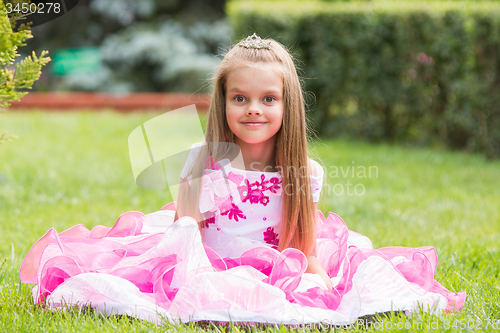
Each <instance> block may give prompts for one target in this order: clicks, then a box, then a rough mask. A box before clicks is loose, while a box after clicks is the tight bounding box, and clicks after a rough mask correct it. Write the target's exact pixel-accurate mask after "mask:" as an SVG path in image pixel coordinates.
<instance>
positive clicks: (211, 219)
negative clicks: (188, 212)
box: [202, 216, 215, 229]
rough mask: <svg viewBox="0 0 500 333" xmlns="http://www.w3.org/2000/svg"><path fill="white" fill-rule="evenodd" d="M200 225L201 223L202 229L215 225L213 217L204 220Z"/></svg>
mask: <svg viewBox="0 0 500 333" xmlns="http://www.w3.org/2000/svg"><path fill="white" fill-rule="evenodd" d="M202 223H203V225H202V227H203V228H207V229H208V225H209V224H215V216H212V217H210V218H208V219H206V220H203V221H202Z"/></svg>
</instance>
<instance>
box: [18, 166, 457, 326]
mask: <svg viewBox="0 0 500 333" xmlns="http://www.w3.org/2000/svg"><path fill="white" fill-rule="evenodd" d="M312 162H313V165H315V167H316V168H317V177H313V176H311V191H312V193H313V201H315V202H317V201H318V200H319V195H320V191H321V186H322V179H323V169H322V168H321V166H320V165H319V164H318V163H317V162H315V161H312ZM222 171H224V172H222ZM205 173H206V174H205V176H204V178H203V182H202V184H203V186H202V190H201V194H200V211H201V212H203V213H208V214H211V217H210V218H208V219H206V220H205V221H204V235H203V241H202V237H201V234H200V232H199V229H198V224H197V222H196V221H195V220H194V219H193V218H191V217H183V218H181V219H179V220H178V221H176V222H175V223H173V219H174V214H175V212H174V211H172V210H161V211H158V212H155V213H152V214H147V215H145V214H142V213H140V212H133V211H132V212H127V213H124V214H122V215H121V216H120V217H119V218H118V221H117V222H116V224H115V225H114V226H113V227H104V226H97V227H95V228H93V229H92V230H88V229H87V228H85V227H84V226H83V225H77V226H74V227H72V228H70V229H68V230H66V231H63V232H61V233H57V232H56V231H55V230H54V229H50V230H49V231H48V232H47V233H46V234H45V235H44V236H43V237H42V238H41V239H40V240H38V241H37V242H36V243H35V244H34V245H33V247H32V248H31V250H30V252H29V253H28V255H27V256H26V258H25V260H24V262H23V264H22V267H21V280H22V281H23V282H24V283H33V284H36V286H35V287H34V289H33V298H34V301H35V302H46V303H47V304H48V305H49V306H51V307H63V306H64V305H65V304H79V305H91V306H92V307H94V308H96V309H98V310H100V311H102V312H104V313H106V314H108V315H111V314H126V315H129V316H134V317H137V318H140V319H145V320H149V321H152V322H157V323H160V322H161V321H162V319H166V320H168V321H171V322H176V321H182V322H187V321H198V320H216V321H233V322H262V323H274V324H280V323H283V324H300V323H320V322H321V323H323V324H325V323H327V324H350V323H354V322H356V320H357V319H358V317H360V316H364V315H368V314H374V313H376V312H385V311H391V310H403V311H406V312H413V311H416V310H418V309H419V308H421V309H424V310H426V311H443V310H444V311H448V312H450V311H458V310H459V309H460V308H461V307H462V306H463V305H464V302H465V292H462V293H456V294H455V293H452V292H450V291H448V290H447V289H446V288H444V287H443V286H442V285H441V284H439V283H438V282H437V281H435V280H434V273H435V271H436V263H437V258H436V251H435V250H434V248H433V247H421V248H404V247H387V248H381V249H377V250H375V249H373V248H372V244H371V242H370V240H369V239H368V238H366V237H364V236H362V235H360V234H358V233H355V232H353V231H350V230H348V229H347V227H346V225H345V224H344V222H343V221H342V219H341V218H340V217H339V216H338V215H336V214H334V213H329V214H328V216H327V217H326V218H325V216H324V215H323V214H322V213H321V212H319V211H318V212H317V224H318V228H317V229H318V230H317V249H316V252H317V257H318V259H319V260H320V261H321V263H322V264H323V267H324V268H325V270H326V272H327V274H328V275H329V276H330V278H331V280H332V283H333V286H334V288H333V290H331V291H330V290H328V289H327V288H326V286H325V284H324V282H323V280H322V279H321V278H320V277H319V275H316V274H309V273H305V271H306V268H307V259H306V257H305V255H304V254H303V253H302V252H300V251H298V250H296V249H286V250H284V251H283V252H281V253H280V252H279V251H277V250H276V248H277V244H278V241H279V237H280V235H279V230H280V218H281V194H282V191H283V188H282V187H281V176H280V174H279V173H278V172H254V171H245V170H240V169H235V168H231V166H230V164H228V165H226V166H225V167H224V170H222V167H220V165H218V166H216V167H214V166H212V167H211V169H209V170H206V172H205ZM226 178H227V182H226ZM231 199H233V200H231Z"/></svg>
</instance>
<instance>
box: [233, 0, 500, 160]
mask: <svg viewBox="0 0 500 333" xmlns="http://www.w3.org/2000/svg"><path fill="white" fill-rule="evenodd" d="M227 11H228V15H229V16H230V17H231V19H232V22H233V26H234V28H235V35H236V37H237V38H239V37H243V36H246V35H249V34H250V33H252V32H254V31H255V32H257V33H258V34H260V35H261V36H271V37H273V38H276V39H277V40H279V41H281V42H283V43H284V44H285V45H291V46H293V47H292V51H295V53H296V57H297V58H298V59H299V60H300V61H301V62H302V63H303V65H302V69H303V70H304V72H305V77H306V79H305V86H306V90H308V91H310V92H312V93H314V95H315V96H316V108H315V110H314V111H313V112H312V113H311V118H312V119H314V121H315V123H316V125H315V126H316V129H317V130H318V131H319V132H320V133H321V134H324V135H329V136H344V135H347V136H351V137H356V138H365V139H368V140H371V141H391V142H411V143H414V144H418V145H438V146H447V147H450V148H456V149H466V150H468V151H478V152H482V153H484V154H486V155H487V156H488V157H500V94H499V93H498V92H499V91H500V65H499V64H500V33H499V31H500V4H498V2H497V3H495V2H477V3H472V2H414V1H409V2H402V1H374V2H370V3H356V2H349V3H325V2H311V3H302V2H297V3H296V4H295V5H294V6H289V5H288V3H285V2H264V1H236V2H231V3H230V4H229V5H228V10H227ZM308 78H311V79H308Z"/></svg>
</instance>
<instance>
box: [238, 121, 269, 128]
mask: <svg viewBox="0 0 500 333" xmlns="http://www.w3.org/2000/svg"><path fill="white" fill-rule="evenodd" d="M264 124H267V123H265V122H252V121H248V122H244V123H243V125H247V126H250V127H259V126H262V125H264Z"/></svg>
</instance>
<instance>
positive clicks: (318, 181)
mask: <svg viewBox="0 0 500 333" xmlns="http://www.w3.org/2000/svg"><path fill="white" fill-rule="evenodd" d="M310 161H311V164H312V165H313V167H315V168H316V176H313V175H311V176H310V177H311V178H310V179H311V192H312V197H313V202H318V201H319V197H320V193H321V187H322V186H323V178H324V175H325V172H324V171H323V168H322V167H321V165H320V164H319V163H318V162H316V161H315V160H312V159H310Z"/></svg>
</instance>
